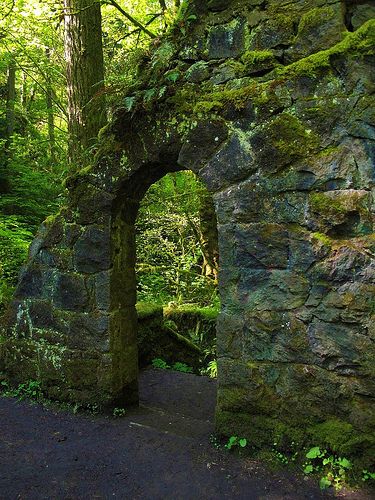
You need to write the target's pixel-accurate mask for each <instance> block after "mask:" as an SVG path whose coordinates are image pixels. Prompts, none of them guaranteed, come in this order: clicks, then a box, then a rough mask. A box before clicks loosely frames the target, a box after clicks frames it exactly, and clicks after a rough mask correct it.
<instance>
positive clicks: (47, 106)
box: [0, 0, 218, 312]
mask: <svg viewBox="0 0 375 500" xmlns="http://www.w3.org/2000/svg"><path fill="white" fill-rule="evenodd" d="M93 2H94V3H96V2H95V0H65V2H64V5H63V3H62V2H55V1H53V0H48V1H43V2H41V1H38V0H31V1H30V0H28V1H23V0H0V312H1V311H2V310H4V308H5V306H6V304H7V302H8V301H9V300H10V299H11V297H12V293H13V290H14V287H15V286H16V283H17V278H18V274H19V270H20V268H21V266H22V264H23V262H24V261H25V259H26V257H27V249H28V246H29V244H30V242H31V240H32V238H33V236H34V235H35V234H36V232H37V228H38V226H39V225H40V223H41V222H42V221H43V220H44V219H45V218H47V217H48V216H50V215H52V214H55V213H57V212H58V211H59V209H60V208H61V207H62V206H63V205H64V202H65V196H66V191H65V188H64V179H65V178H66V177H67V176H68V175H69V173H70V171H71V170H72V169H73V168H77V164H79V163H80V162H79V159H78V161H77V158H75V165H72V152H71V151H70V148H71V143H70V144H69V133H70V135H71V131H70V130H69V112H68V109H69V102H68V101H69V99H68V97H69V96H68V95H67V72H66V53H65V55H64V14H65V13H66V9H67V8H71V9H78V10H77V13H78V12H79V11H80V12H81V13H82V14H83V15H85V9H87V12H88V10H89V9H90V6H92V5H93ZM183 8H184V6H183V5H180V1H179V0H173V1H172V0H137V1H133V0H119V2H118V3H117V2H116V1H114V0H108V1H106V0H105V1H103V2H101V5H100V10H101V38H102V42H103V54H104V75H105V76H104V82H99V85H98V90H97V91H95V92H94V94H93V98H92V100H93V103H94V106H95V104H96V101H97V100H98V101H99V100H101V101H103V100H104V101H105V108H106V112H105V113H106V117H105V119H104V120H102V122H104V123H105V121H106V120H107V119H108V117H109V116H110V114H111V111H112V109H113V107H114V106H116V105H118V101H119V99H121V96H123V95H126V91H125V89H126V88H127V87H128V86H129V85H131V83H132V82H134V80H136V78H137V72H136V71H137V69H136V68H137V65H138V64H139V63H140V62H142V61H144V60H147V58H148V56H149V53H150V50H152V47H153V46H155V44H157V43H158V40H159V37H160V36H161V35H162V34H164V35H166V36H168V32H169V31H170V30H171V29H172V27H173V26H176V23H181V21H180V19H181V10H182V9H183ZM179 29H180V30H183V29H184V26H183V25H181V26H179ZM66 43H67V41H66V33H65V52H66ZM68 79H69V75H68ZM102 124H103V123H102ZM94 153H95V141H93V142H92V143H90V144H89V145H85V148H84V150H83V151H81V152H80V154H81V157H82V166H83V164H84V162H85V159H87V158H90V157H92V156H93V155H94ZM137 229H138V234H137V276H138V300H139V301H146V302H156V303H158V304H167V303H172V304H177V305H180V304H184V303H185V304H186V303H190V304H194V305H195V306H197V307H199V306H213V307H214V308H216V309H217V308H218V298H217V294H216V284H217V266H218V252H217V233H216V221H215V214H214V209H213V205H212V201H211V198H210V196H209V194H208V193H207V191H206V190H205V188H204V186H203V185H202V184H201V183H200V182H199V181H198V180H197V179H196V177H195V176H194V174H193V173H191V172H186V171H185V172H184V171H182V172H177V173H174V174H169V175H168V176H166V177H164V178H163V179H161V180H160V181H159V182H157V183H155V184H154V185H152V186H151V188H150V189H149V191H148V193H147V194H146V196H145V198H144V200H143V202H142V205H141V208H140V213H139V216H138V222H137Z"/></svg>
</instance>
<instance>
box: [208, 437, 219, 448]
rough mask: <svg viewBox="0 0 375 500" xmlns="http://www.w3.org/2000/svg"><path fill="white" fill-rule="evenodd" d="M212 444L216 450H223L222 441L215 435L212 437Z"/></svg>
mask: <svg viewBox="0 0 375 500" xmlns="http://www.w3.org/2000/svg"><path fill="white" fill-rule="evenodd" d="M210 443H211V444H212V446H213V447H214V448H215V449H216V450H219V449H220V448H221V444H220V439H219V438H218V436H216V435H215V434H211V435H210Z"/></svg>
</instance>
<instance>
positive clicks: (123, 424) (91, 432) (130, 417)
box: [0, 369, 373, 500]
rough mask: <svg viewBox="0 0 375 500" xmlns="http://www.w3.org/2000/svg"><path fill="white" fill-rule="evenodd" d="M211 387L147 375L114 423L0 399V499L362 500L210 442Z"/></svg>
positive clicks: (192, 378)
mask: <svg viewBox="0 0 375 500" xmlns="http://www.w3.org/2000/svg"><path fill="white" fill-rule="evenodd" d="M215 397H216V384H215V381H213V380H211V379H208V378H205V377H198V376H196V375H190V374H185V373H179V372H172V371H162V370H155V369H149V370H146V371H144V372H143V373H142V374H141V377H140V398H141V406H140V408H138V409H131V410H128V411H126V415H125V416H124V417H121V418H113V417H105V416H87V415H74V414H72V413H69V412H67V411H62V410H58V411H57V410H56V409H52V408H46V407H44V406H42V405H40V404H32V403H30V402H26V401H17V400H16V399H11V398H0V499H1V500H13V499H27V500H29V499H30V500H31V499H35V500H42V499H48V500H60V499H64V500H68V499H72V500H75V499H88V500H91V499H111V498H119V499H127V500H132V499H142V500H148V499H150V500H151V499H152V500H158V499H160V500H161V499H163V500H164V499H173V500H179V499H181V500H187V499H191V500H206V499H215V500H221V499H225V498H228V499H237V498H239V499H246V500H252V499H264V500H266V499H267V500H268V499H269V500H279V499H290V500H298V499H320V498H327V497H330V498H332V497H337V496H338V497H344V498H350V499H353V500H354V499H355V500H359V499H361V500H362V499H371V498H373V497H372V496H371V494H370V493H366V492H364V491H363V492H359V491H341V492H339V493H336V494H335V493H334V492H321V491H320V490H319V487H318V486H317V484H316V481H313V480H312V479H310V478H309V479H305V478H304V477H303V476H302V475H298V474H296V473H295V472H292V471H290V470H287V469H283V470H281V471H277V472H274V471H270V470H269V469H267V468H266V467H265V466H264V465H262V464H261V463H259V462H258V461H254V460H252V459H249V458H246V457H245V456H242V457H241V456H239V455H238V453H232V452H229V451H227V450H225V449H223V448H220V449H216V448H215V447H214V446H213V445H212V443H211V442H210V436H212V432H213V414H214V407H215Z"/></svg>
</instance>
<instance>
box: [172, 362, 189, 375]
mask: <svg viewBox="0 0 375 500" xmlns="http://www.w3.org/2000/svg"><path fill="white" fill-rule="evenodd" d="M172 370H175V371H176V372H183V373H193V368H192V367H191V366H188V365H187V364H185V363H180V362H179V361H177V362H176V363H173V365H172Z"/></svg>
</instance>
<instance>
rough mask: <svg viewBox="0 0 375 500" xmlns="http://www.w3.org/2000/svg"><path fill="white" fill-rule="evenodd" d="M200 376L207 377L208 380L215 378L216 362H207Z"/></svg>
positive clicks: (214, 360)
mask: <svg viewBox="0 0 375 500" xmlns="http://www.w3.org/2000/svg"><path fill="white" fill-rule="evenodd" d="M201 374H202V375H208V376H209V377H210V378H217V360H216V359H213V360H211V361H209V363H208V365H207V368H204V369H202V370H201Z"/></svg>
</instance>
